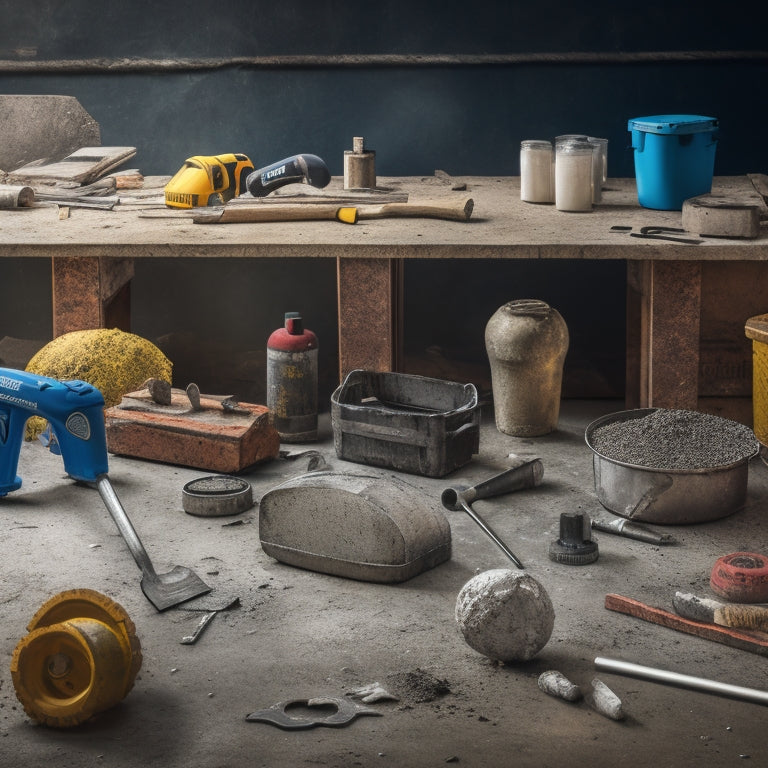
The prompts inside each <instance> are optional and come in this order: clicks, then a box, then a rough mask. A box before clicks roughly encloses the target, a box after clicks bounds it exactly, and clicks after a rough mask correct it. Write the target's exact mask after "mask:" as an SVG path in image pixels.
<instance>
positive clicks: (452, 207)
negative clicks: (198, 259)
mask: <svg viewBox="0 0 768 768" xmlns="http://www.w3.org/2000/svg"><path fill="white" fill-rule="evenodd" d="M473 208H474V201H473V200H472V198H471V197H466V198H461V199H458V200H451V199H439V200H422V201H414V202H407V203H381V204H378V205H356V206H341V205H338V204H336V203H332V204H328V205H326V204H324V203H317V204H313V205H305V204H302V203H286V204H285V205H283V204H277V203H273V204H270V205H262V204H254V205H236V206H226V207H224V208H216V209H214V210H211V211H205V212H201V213H199V214H196V215H195V216H194V218H193V221H194V222H195V224H230V223H232V224H234V223H249V222H270V221H272V222H274V221H317V220H331V221H341V222H344V223H345V224H355V223H357V221H359V220H360V219H386V218H397V217H409V218H428V219H448V220H450V221H469V218H470V216H471V215H472V209H473Z"/></svg>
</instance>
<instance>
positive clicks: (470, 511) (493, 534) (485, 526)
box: [461, 501, 525, 571]
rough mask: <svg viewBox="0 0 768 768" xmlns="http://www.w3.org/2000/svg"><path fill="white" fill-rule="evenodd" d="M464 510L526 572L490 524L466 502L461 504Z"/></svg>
mask: <svg viewBox="0 0 768 768" xmlns="http://www.w3.org/2000/svg"><path fill="white" fill-rule="evenodd" d="M461 507H462V509H463V510H464V511H465V512H466V513H467V514H468V515H469V516H470V517H471V518H472V519H473V520H474V521H475V522H476V523H477V524H478V525H479V526H480V527H481V528H482V529H483V531H485V533H486V534H487V535H488V536H489V537H490V538H491V540H492V541H493V542H494V543H495V544H496V546H497V547H498V548H499V549H500V550H501V551H502V552H503V553H504V554H505V555H506V556H507V557H508V558H509V559H510V560H511V561H512V562H513V563H514V564H515V565H516V566H517V567H518V568H519V569H520V570H521V571H523V570H525V566H524V565H523V564H522V563H521V562H520V560H519V559H518V558H517V557H516V556H515V554H514V553H513V552H512V550H511V549H510V548H509V547H508V546H507V545H506V544H505V543H504V542H503V541H502V540H501V539H500V538H499V537H498V535H497V534H496V532H495V531H494V530H493V528H491V526H490V525H488V523H486V522H485V520H483V518H482V517H480V515H478V514H477V512H475V510H474V509H472V507H471V506H470V505H469V504H467V503H465V502H464V501H462V502H461Z"/></svg>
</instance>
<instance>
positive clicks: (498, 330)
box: [485, 299, 569, 437]
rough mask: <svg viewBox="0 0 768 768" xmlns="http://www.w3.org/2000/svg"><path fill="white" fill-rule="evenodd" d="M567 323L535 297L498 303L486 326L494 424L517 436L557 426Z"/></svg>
mask: <svg viewBox="0 0 768 768" xmlns="http://www.w3.org/2000/svg"><path fill="white" fill-rule="evenodd" d="M568 344H569V337H568V327H567V326H566V324H565V321H564V320H563V318H562V317H561V315H560V313H559V312H558V311H557V310H556V309H553V308H552V307H550V306H549V305H548V304H547V303H546V302H543V301H539V300H537V299H516V300H514V301H510V302H507V303H506V304H504V305H503V306H502V307H500V308H499V309H498V310H497V311H496V312H495V313H494V314H493V316H492V317H491V319H490V320H489V321H488V323H487V325H486V327H485V347H486V351H487V353H488V360H489V362H490V364H491V385H492V388H493V404H494V414H495V418H496V427H497V429H498V430H499V431H500V432H503V433H505V434H507V435H515V436H519V437H534V436H537V435H546V434H548V433H550V432H552V431H554V430H555V429H557V422H558V418H559V415H560V392H561V388H562V380H563V363H564V362H565V355H566V353H567V352H568Z"/></svg>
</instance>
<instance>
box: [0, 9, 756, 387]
mask: <svg viewBox="0 0 768 768" xmlns="http://www.w3.org/2000/svg"><path fill="white" fill-rule="evenodd" d="M760 5H761V4H755V8H758V7H759V6H760ZM692 6H693V4H691V3H687V2H686V3H682V2H681V3H673V2H657V1H652V2H651V1H649V2H645V3H637V4H630V3H616V2H605V1H596V2H591V3H588V4H576V3H570V2H539V3H512V2H510V3H502V2H496V3H494V2H483V1H482V0H479V1H477V2H474V3H466V2H461V3H459V2H452V1H451V2H432V3H426V2H415V1H414V2H402V1H401V0H397V1H396V2H384V3H377V4H373V3H364V2H362V3H361V2H354V3H353V2H339V1H332V2H301V1H298V0H293V1H292V2H291V1H288V0H283V1H282V2H274V0H272V1H270V2H266V1H264V0H250V2H241V1H239V0H236V1H235V0H233V1H232V2H222V3H219V4H214V3H211V2H210V0H207V1H206V2H199V1H198V0H192V1H190V2H185V3H155V2H152V3H149V2H113V1H111V0H108V1H107V2H100V3H98V4H97V3H92V2H87V1H86V0H79V1H74V2H73V1H70V2H67V3H60V2H56V1H55V0H49V1H48V2H44V1H42V2H34V1H33V2H27V3H23V4H22V3H18V2H15V1H13V0H0V19H2V23H0V59H1V60H5V61H6V62H7V61H10V62H14V61H16V62H19V64H20V65H21V64H26V63H29V62H35V63H36V64H37V65H38V66H40V67H44V66H45V65H43V62H46V61H58V62H59V66H60V67H61V66H62V64H61V62H62V61H64V62H66V61H68V60H102V63H103V66H102V67H101V69H99V67H98V66H95V65H94V62H93V61H92V64H91V65H89V67H87V68H84V69H82V70H81V71H71V69H72V68H71V67H70V68H68V69H65V70H64V71H62V70H61V69H58V70H57V69H54V67H53V66H48V67H45V68H41V69H37V70H34V71H32V70H27V71H21V66H19V67H18V68H17V70H16V71H14V69H13V67H6V69H5V70H0V92H2V93H30V94H31V93H56V94H70V95H73V96H76V97H77V98H78V100H79V101H80V102H81V103H82V104H83V106H84V107H85V108H86V110H88V112H89V113H90V114H91V115H92V116H93V117H94V118H95V119H96V120H97V121H98V122H99V124H100V126H101V132H102V143H103V144H105V145H130V146H136V147H137V150H138V151H137V155H136V158H135V159H134V160H133V161H131V164H132V165H134V166H135V167H138V168H140V169H141V170H142V172H143V173H144V174H147V175H150V174H152V175H154V174H171V173H173V172H175V171H176V170H177V169H178V167H179V166H180V165H181V163H182V162H183V160H184V159H185V158H186V157H188V156H190V155H193V154H216V153H221V152H230V151H237V152H245V153H246V154H248V155H249V156H250V157H251V159H252V160H253V161H254V163H255V164H256V165H257V166H258V165H266V164H268V163H270V162H272V161H274V160H278V159H280V158H282V157H285V156H287V155H290V154H294V153H297V152H312V153H315V154H318V155H320V156H321V157H323V158H324V159H325V160H326V162H327V163H328V165H329V167H330V169H331V172H332V173H334V174H336V175H340V174H341V173H342V162H343V152H344V150H346V149H349V148H351V140H352V137H353V136H364V137H365V139H366V144H367V146H368V147H370V148H373V149H375V150H376V161H377V172H378V174H379V175H381V176H386V175H422V174H432V173H433V172H434V171H435V169H443V170H445V171H447V172H449V173H451V174H454V175H465V174H469V175H472V174H498V175H516V174H517V173H518V172H519V162H518V152H519V142H520V140H521V139H525V138H550V137H553V136H555V135H557V134H560V133H572V132H579V133H587V134H590V135H597V136H604V137H606V138H608V139H609V142H610V144H609V175H611V176H631V175H633V172H634V171H633V162H632V155H631V150H629V149H628V147H629V134H628V133H627V120H628V119H629V118H632V117H638V116H642V115H648V114H659V113H694V114H703V115H710V116H714V117H717V118H719V120H720V125H721V133H720V143H719V145H718V149H717V155H716V164H715V173H716V174H717V175H730V174H742V173H748V172H766V170H768V142H767V141H766V139H765V99H764V96H763V94H762V88H761V84H764V83H766V82H768V54H766V53H765V50H764V49H765V42H764V30H763V29H762V28H761V27H760V25H758V24H756V23H754V24H752V23H746V22H745V20H746V19H748V18H749V13H748V12H747V11H746V10H745V9H744V8H743V6H740V7H741V8H742V11H741V12H739V13H725V12H724V13H718V14H716V15H714V14H713V13H712V12H711V11H708V10H706V9H704V8H702V7H701V6H698V7H692ZM761 48H763V52H762V53H761V52H760V49H761ZM574 52H576V53H578V54H581V55H584V54H594V55H593V56H592V57H591V58H589V57H588V61H582V60H580V59H579V57H578V56H574V55H572V54H573V53H574ZM652 52H656V54H657V55H649V53H652ZM685 52H694V53H689V54H687V55H682V54H685ZM750 52H756V53H750ZM348 54H359V55H364V54H373V55H381V54H401V55H405V54H422V55H424V56H429V55H431V54H467V55H468V54H482V55H489V56H492V55H497V57H500V56H505V55H506V56H509V55H513V54H519V55H521V56H522V58H523V60H522V61H507V62H506V63H494V64H485V65H477V64H472V63H464V64H462V63H458V64H451V65H447V64H443V65H441V66H428V65H425V62H424V61H422V62H420V63H419V62H416V63H412V64H411V65H407V66H406V65H402V64H401V65H399V66H393V65H391V64H390V63H388V62H381V61H379V62H378V63H373V64H370V65H368V66H347V65H346V64H345V63H344V62H343V61H341V62H338V61H337V62H335V63H334V62H330V63H328V64H327V65H325V66H316V64H317V63H318V62H317V61H312V62H308V63H307V64H306V65H305V66H290V65H288V66H277V65H276V64H275V62H274V61H263V60H262V63H263V64H264V66H255V65H254V64H253V62H251V63H250V64H247V63H245V64H244V63H242V62H241V63H238V64H234V65H232V66H223V67H218V66H216V67H210V68H205V67H204V66H202V65H201V64H200V63H199V62H198V63H197V64H195V63H191V64H190V66H189V67H188V68H187V69H186V70H172V71H166V70H164V69H163V68H162V67H156V68H154V69H151V68H150V69H148V70H146V71H137V70H136V69H135V68H134V69H127V71H126V68H124V67H120V66H116V65H119V63H120V61H121V60H122V59H124V58H129V59H136V58H137V57H144V58H148V59H168V60H169V61H173V60H177V59H185V60H200V59H204V58H208V57H212V58H216V59H220V60H226V59H232V58H235V57H275V56H289V55H314V56H343V55H348ZM528 54H541V55H542V59H543V60H541V61H531V60H529V59H530V58H531V57H530V56H527V55H528ZM546 54H548V55H546ZM498 60H499V59H498V58H497V59H496V61H498ZM95 64H98V61H96V62H95ZM110 68H112V69H110ZM0 119H1V118H0ZM178 266H179V265H178V264H173V263H168V264H163V263H155V262H152V263H150V262H139V263H138V264H137V265H136V272H137V274H136V278H135V280H134V290H133V313H134V328H133V330H134V331H135V332H137V333H141V334H143V335H146V336H148V337H150V338H156V337H158V336H161V335H164V334H169V333H183V332H192V333H195V334H198V335H199V336H200V337H201V338H203V339H204V340H207V341H210V342H211V343H212V344H215V343H216V339H217V338H221V335H222V334H223V333H228V334H229V338H236V340H237V348H238V349H240V350H241V351H242V352H243V353H244V354H245V353H248V352H249V351H252V350H254V348H261V347H263V344H264V341H265V339H266V337H267V335H268V333H269V332H270V331H271V330H272V328H273V327H274V326H276V325H278V324H280V320H281V317H282V313H283V311H285V310H287V309H291V310H293V309H300V310H302V311H303V312H304V313H305V316H306V318H307V325H308V326H310V327H311V328H313V330H315V331H316V332H317V333H318V335H319V336H320V338H321V342H322V344H323V347H322V348H323V353H324V354H323V357H322V360H323V362H322V365H323V366H324V369H325V373H326V378H327V380H328V381H329V382H332V380H333V378H334V376H335V372H336V358H335V356H336V353H337V347H336V338H335V334H336V324H335V322H336V321H335V279H334V265H333V263H332V262H326V261H323V262H319V263H311V264H307V263H304V262H301V263H300V262H296V263H290V264H284V265H280V266H278V265H266V264H264V263H248V264H246V263H242V264H237V265H228V266H226V268H224V267H223V266H222V265H216V264H206V263H197V262H185V264H184V269H179V268H178ZM0 269H2V270H3V271H2V274H3V275H5V277H6V279H4V280H2V281H0V304H2V305H3V308H0V337H2V336H3V335H18V336H29V335H30V334H31V335H33V336H34V335H37V337H40V335H41V334H43V335H44V334H46V333H50V309H49V307H48V306H47V305H46V301H49V298H50V297H49V296H46V295H45V293H44V290H43V289H42V288H41V289H40V291H39V293H38V294H36V295H37V296H38V297H39V305H40V306H39V307H38V308H37V309H36V308H34V307H33V306H30V304H29V302H26V303H25V304H24V305H23V306H22V307H19V308H14V306H13V302H14V300H15V299H14V297H15V295H17V292H16V291H13V290H12V289H10V288H8V287H6V288H5V289H4V288H3V285H5V286H10V285H12V284H13V283H15V282H16V281H17V280H18V275H19V271H20V270H23V272H24V274H25V275H26V276H28V277H29V279H34V280H35V282H36V283H37V284H39V285H42V284H43V283H44V282H45V279H47V276H48V273H47V265H45V264H26V265H23V266H20V265H18V264H3V265H0ZM233 271H234V272H235V274H233ZM169 283H172V284H173V287H174V290H175V291H176V292H177V293H178V295H180V296H182V297H184V296H186V297H187V298H186V299H184V298H182V299H180V300H179V302H178V306H176V305H175V304H174V302H173V301H172V300H171V299H169V291H168V287H169ZM233 284H238V285H240V286H247V287H249V289H248V288H245V289H243V288H241V290H244V293H243V295H242V297H241V298H242V300H241V302H240V306H239V307H238V308H237V311H235V309H234V308H233V305H232V304H231V303H230V304H229V305H227V303H226V301H225V300H224V299H223V298H222V297H225V296H226V295H227V291H228V290H231V287H232V285H233ZM457 286H460V287H463V288H465V289H466V286H471V291H470V290H465V291H464V292H465V300H464V301H462V302H460V303H459V304H457V305H456V306H450V307H446V305H445V301H444V298H443V297H444V296H446V295H451V294H452V293H454V295H455V289H456V287H457ZM265 288H266V289H268V290H266V291H265ZM265 295H269V296H270V297H271V301H270V302H269V303H267V302H266V299H265ZM190 296H194V297H196V298H198V299H199V300H198V301H196V302H194V303H193V302H190V301H189V297H190ZM522 296H535V297H537V298H542V299H545V300H548V301H550V302H551V303H553V305H555V306H557V307H558V308H559V309H560V310H561V312H562V313H563V315H564V316H565V317H566V320H567V322H568V324H569V327H570V328H571V331H572V337H573V344H572V353H571V358H570V359H571V360H574V359H579V358H581V359H584V360H586V361H587V363H588V364H592V365H594V366H597V369H598V371H599V378H601V380H604V381H605V382H607V385H606V387H607V391H608V392H609V393H610V392H611V391H619V390H621V388H622V386H623V381H622V376H623V354H624V316H623V312H624V265H623V263H621V262H606V263H603V264H600V265H591V266H588V265H573V264H569V263H554V262H549V263H546V264H541V263H531V262H515V263H501V264H500V263H493V264H466V263H451V264H445V263H442V264H436V263H413V264H409V265H407V268H406V329H408V332H407V337H406V343H407V348H408V350H409V351H410V352H412V353H418V352H419V351H420V350H423V349H424V348H425V347H427V346H429V345H431V344H439V345H441V346H443V347H445V348H447V349H448V350H449V351H450V350H454V349H459V350H461V354H462V355H465V356H470V357H474V359H475V360H482V359H483V356H484V350H483V347H482V334H483V328H484V325H485V322H486V320H487V319H488V317H490V315H491V314H492V313H493V311H495V309H496V307H497V306H498V305H499V304H500V303H503V302H504V301H507V300H509V299H512V298H518V297H522ZM193 304H194V309H193V308H192V306H193ZM222 307H227V309H226V310H225V311H222ZM435 310H437V311H435ZM208 313H210V314H208ZM443 315H446V316H443ZM424 316H426V317H424ZM598 337H599V342H598V341H597V339H598ZM598 343H599V345H600V347H599V348H598V346H597V344H598ZM206 375H207V374H206ZM180 376H197V378H201V376H200V375H197V372H196V371H194V370H193V371H186V370H182V371H180ZM179 383H181V384H183V383H185V382H183V381H181V382H179ZM259 386H260V384H259ZM604 391H605V388H604ZM238 394H239V395H241V396H246V395H248V394H252V396H253V397H258V396H259V393H258V391H256V390H254V391H252V392H251V393H247V392H239V393H238Z"/></svg>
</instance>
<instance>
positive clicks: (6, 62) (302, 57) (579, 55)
mask: <svg viewBox="0 0 768 768" xmlns="http://www.w3.org/2000/svg"><path fill="white" fill-rule="evenodd" d="M24 54H25V55H29V54H27V52H24ZM766 59H768V51H563V52H549V51H542V52H537V51H534V52H520V53H480V54H473V53H423V54H422V53H402V54H398V53H359V54H328V55H326V54H296V55H291V54H288V55H275V56H229V57H216V58H214V57H210V58H162V57H138V56H136V57H128V56H126V57H117V58H106V57H104V58H90V59H35V58H18V59H0V72H3V73H5V74H14V73H15V74H23V73H33V74H61V73H73V72H79V73H85V72H89V73H101V74H113V73H121V72H194V71H204V70H213V69H224V68H227V67H250V68H253V69H317V68H329V67H331V68H352V67H420V68H421V67H456V66H459V67H468V66H514V65H529V64H545V65H550V64H564V65H581V64H638V63H639V64H648V63H650V64H656V63H661V62H694V63H695V62H710V61H716V62H721V61H726V62H727V61H765V60H766Z"/></svg>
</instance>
